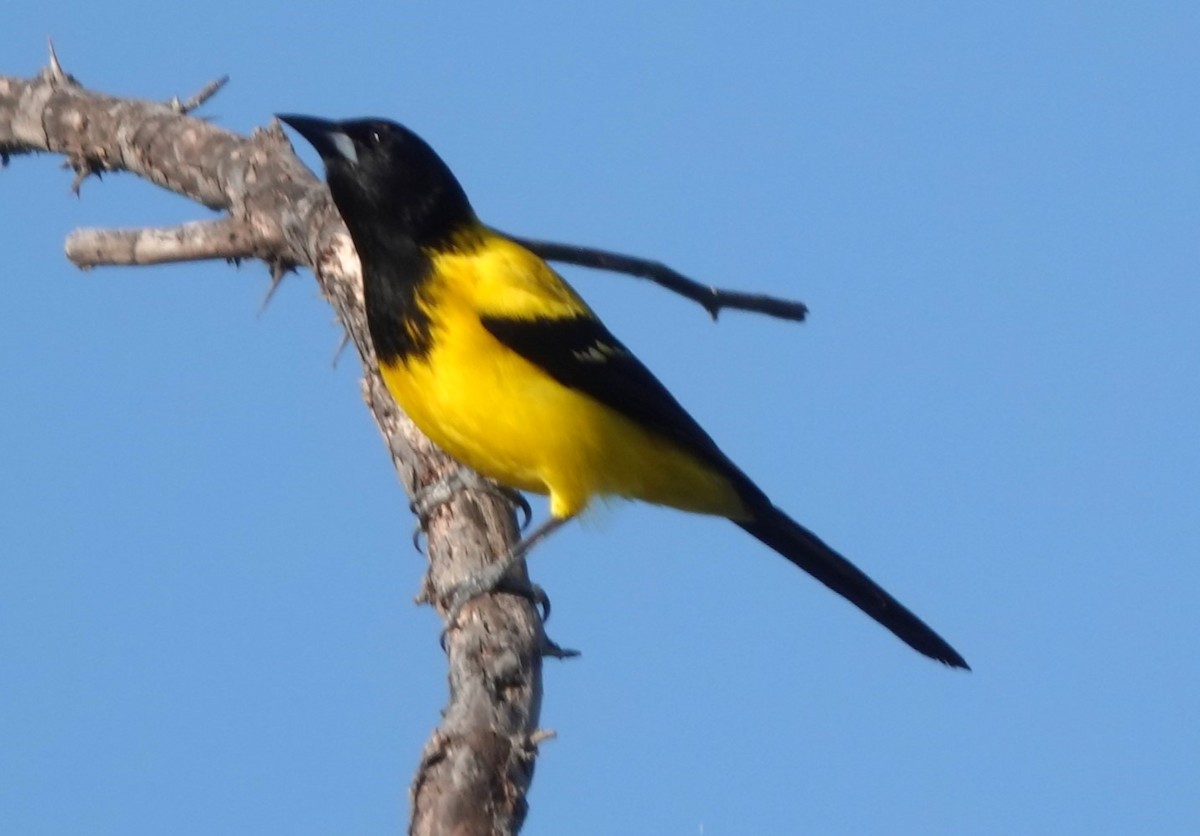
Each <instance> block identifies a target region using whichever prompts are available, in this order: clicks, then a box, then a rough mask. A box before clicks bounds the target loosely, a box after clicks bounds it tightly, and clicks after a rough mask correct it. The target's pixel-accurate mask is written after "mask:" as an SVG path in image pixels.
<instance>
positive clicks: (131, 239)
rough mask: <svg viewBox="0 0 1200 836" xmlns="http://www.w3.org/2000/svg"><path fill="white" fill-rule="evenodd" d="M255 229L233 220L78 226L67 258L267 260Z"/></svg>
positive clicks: (87, 264)
mask: <svg viewBox="0 0 1200 836" xmlns="http://www.w3.org/2000/svg"><path fill="white" fill-rule="evenodd" d="M256 244H257V239H256V236H255V235H254V230H253V229H251V228H250V226H249V225H248V224H246V223H243V222H241V221H235V220H234V219H233V218H221V219H220V220H216V221H193V222H192V223H186V224H181V225H179V226H172V227H157V228H144V229H77V230H75V231H73V232H72V233H71V234H70V235H68V236H67V246H66V251H67V258H69V259H71V261H72V262H73V263H74V264H75V266H76V267H79V268H80V269H83V270H87V269H90V268H92V267H97V266H100V265H107V264H112V265H117V264H120V265H144V264H170V263H171V262H177V261H205V260H208V259H213V258H224V259H227V260H230V261H232V260H238V259H249V258H267V257H268V256H269V255H271V254H270V253H260V252H258V251H257V249H256Z"/></svg>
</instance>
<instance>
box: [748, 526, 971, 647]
mask: <svg viewBox="0 0 1200 836" xmlns="http://www.w3.org/2000/svg"><path fill="white" fill-rule="evenodd" d="M737 524H738V525H739V526H741V527H742V528H743V529H745V530H746V531H748V532H749V533H750V534H753V535H754V536H755V537H757V538H758V539H759V540H761V541H762V542H763V543H765V544H767V545H768V546H770V547H771V548H772V549H774V550H775V551H777V552H779V553H780V554H781V555H783V556H784V557H786V558H787V559H788V560H790V561H791V562H792V563H795V564H796V565H797V566H799V567H800V568H801V569H803V570H804V571H805V572H808V573H809V574H810V575H812V576H813V577H814V578H816V579H817V580H819V581H820V582H821V583H823V584H825V585H826V586H827V587H829V588H830V589H832V590H833V591H834V592H836V593H838V594H839V595H841V596H842V597H844V598H846V599H847V600H848V601H850V602H851V603H852V604H854V605H855V606H856V607H858V608H859V609H860V610H862V611H863V612H865V613H866V614H867V615H869V616H871V618H873V619H875V620H876V621H878V622H879V623H880V624H882V625H883V626H884V627H886V628H888V629H889V630H891V631H892V632H893V633H895V634H896V636H897V637H898V638H899V639H900V640H901V641H903V642H904V643H905V644H907V645H908V646H909V647H911V648H912V649H913V650H916V651H917V652H918V653H923V654H925V655H926V656H929V657H930V658H932V659H936V660H938V661H939V662H941V663H943V664H945V665H949V666H950V667H952V668H965V669H967V670H970V666H969V665H968V664H967V663H966V660H964V659H963V657H962V656H960V655H959V654H958V651H956V650H955V649H954V648H953V647H951V646H950V645H949V644H948V643H947V642H946V640H945V639H943V638H942V637H941V636H939V635H938V634H937V633H935V632H934V631H933V630H932V629H931V628H930V627H929V626H928V625H927V624H926V623H925V622H923V621H922V620H921V619H919V618H917V617H916V616H915V615H913V614H912V613H911V612H910V611H909V610H908V609H907V608H906V607H905V606H904V605H903V604H901V603H900V602H899V601H897V600H896V599H895V598H893V597H892V596H891V595H889V594H888V593H887V592H885V591H884V589H883V587H881V586H879V584H877V583H875V581H873V580H871V579H870V578H868V577H867V576H866V575H865V574H864V573H863V572H862V571H861V570H860V569H858V567H856V566H855V565H854V564H853V563H851V562H850V561H848V560H846V558H844V557H842V556H841V555H840V554H838V553H837V552H835V551H834V550H833V549H831V548H830V547H829V546H827V545H826V544H825V543H823V542H822V541H821V539H820V538H819V537H817V535H815V534H813V533H812V532H811V531H809V530H808V529H806V528H805V527H804V526H802V525H800V524H799V523H797V522H796V521H795V520H793V519H792V518H791V517H789V516H788V515H787V514H785V513H783V512H782V511H780V510H779V509H778V508H776V507H775V506H774V505H768V506H767V507H765V508H763V509H761V510H759V511H758V512H757V514H756V516H755V518H754V519H753V520H750V521H740V520H739V521H737Z"/></svg>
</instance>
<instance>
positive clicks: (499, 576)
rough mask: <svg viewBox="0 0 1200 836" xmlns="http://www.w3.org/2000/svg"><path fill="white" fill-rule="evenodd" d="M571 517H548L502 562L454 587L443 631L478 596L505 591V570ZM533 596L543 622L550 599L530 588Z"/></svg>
mask: <svg viewBox="0 0 1200 836" xmlns="http://www.w3.org/2000/svg"><path fill="white" fill-rule="evenodd" d="M569 519H571V518H570V517H550V518H549V519H548V520H546V521H545V522H544V523H542V524H541V525H539V526H538V527H537V528H535V529H534V530H533V531H531V532H529V534H528V535H527V536H526V537H525V538H524V539H523V540H521V542H519V543H517V544H516V545H515V546H513V547H512V550H511V551H510V552H509V553H508V554H506V555H505V556H504V558H503V559H502V560H499V561H497V562H496V563H492V564H489V565H488V566H486V567H484V569H483V571H481V572H478V573H476V574H475V575H472V576H471V577H469V578H467V579H466V580H465V581H463V582H462V583H459V584H456V585H455V586H454V588H453V589H451V590H450V603H449V605H448V606H447V607H446V625H447V627H446V629H449V628H450V627H451V626H453V625H454V624H455V623H456V622H457V621H458V616H459V615H460V614H461V613H462V609H463V607H464V606H466V604H467V602H468V601H470V600H471V599H473V598H478V597H479V596H480V595H485V594H487V593H488V592H492V591H494V590H497V589H507V588H508V587H507V584H506V576H507V575H508V570H509V569H511V568H512V567H513V566H515V565H516V564H517V563H519V562H520V561H521V560H523V559H524V558H525V555H527V554H529V551H530V550H531V549H532V548H533V547H534V546H536V545H537V544H538V543H540V542H541V541H542V540H545V539H546V538H547V537H549V536H550V535H551V534H553V533H554V532H555V531H557V530H558V529H559V528H561V527H562V526H563V524H564V523H566V522H567V521H568V520H569ZM531 586H532V588H533V595H534V597H535V598H536V600H537V603H539V604H540V605H541V607H542V610H543V613H542V621H543V622H544V621H545V620H546V619H548V618H549V617H550V599H549V598H548V597H547V596H546V593H545V592H544V591H543V590H542V589H541V587H539V586H537V585H536V584H531Z"/></svg>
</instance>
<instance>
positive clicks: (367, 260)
mask: <svg viewBox="0 0 1200 836" xmlns="http://www.w3.org/2000/svg"><path fill="white" fill-rule="evenodd" d="M278 118H279V119H280V121H282V122H284V123H285V124H287V125H289V126H290V127H291V128H293V129H294V130H295V131H296V132H297V133H298V134H299V135H300V136H301V137H303V138H304V139H305V140H306V141H307V142H308V143H309V144H311V145H312V146H313V148H314V149H315V150H316V151H317V153H318V155H319V156H320V158H321V160H322V163H323V164H324V168H325V181H326V184H327V185H328V187H329V191H330V194H331V195H332V198H333V203H334V205H335V206H336V208H337V210H338V213H339V214H340V215H341V217H342V220H343V221H344V222H345V224H346V227H347V229H348V230H349V232H350V238H351V240H352V241H353V243H354V247H355V249H356V250H357V252H358V257H359V261H360V262H361V266H362V279H363V299H364V302H365V306H366V319H367V326H368V331H369V332H370V336H371V341H372V343H373V345H374V349H375V354H376V359H377V361H378V364H379V370H380V373H381V376H382V378H383V381H384V383H385V384H386V386H387V389H388V391H389V392H390V393H391V395H392V397H393V398H394V399H395V401H396V402H397V404H398V405H399V406H400V408H401V409H402V410H403V411H404V412H405V413H406V414H407V415H408V417H409V418H410V419H412V421H413V423H414V424H416V426H417V427H418V428H419V429H420V430H421V431H422V432H423V433H424V434H425V435H426V436H428V437H429V438H430V440H432V441H433V442H434V443H435V444H436V445H437V446H438V447H440V448H441V449H442V450H444V451H445V452H446V453H447V454H449V455H450V456H451V457H452V458H453V459H455V460H456V461H457V462H459V463H460V464H462V465H465V466H466V467H468V468H471V469H472V470H474V471H476V472H478V473H480V474H482V475H483V476H486V477H488V478H489V479H492V480H494V481H495V482H496V483H498V484H499V485H501V486H503V487H505V488H508V489H512V490H515V491H525V492H530V493H537V494H543V495H547V496H548V498H549V517H548V519H547V520H546V521H545V522H543V523H542V524H541V525H539V526H537V527H536V528H535V529H534V530H533V531H532V532H531V533H530V534H528V535H527V536H526V537H525V538H524V539H523V540H521V541H520V542H519V543H518V544H517V545H516V546H515V547H514V548H513V550H512V552H511V553H510V554H509V555H508V559H507V560H505V561H503V562H502V563H500V564H496V566H498V567H499V568H498V569H496V568H493V570H492V571H491V573H490V574H488V575H487V576H485V577H483V578H481V579H479V580H478V582H476V583H473V584H471V583H468V584H467V585H466V586H465V590H466V591H465V593H464V594H465V597H460V598H459V601H460V603H461V602H462V601H463V600H469V599H470V598H471V597H474V596H476V595H478V594H481V593H483V592H486V591H490V590H491V589H493V588H495V587H496V586H498V584H499V581H500V579H501V576H502V575H503V574H504V572H505V570H507V568H508V567H509V566H510V565H511V564H512V563H513V562H515V561H516V559H517V558H519V557H523V556H524V555H525V554H526V553H527V552H528V550H529V549H530V548H531V547H532V546H533V545H534V544H535V543H538V542H540V541H541V540H543V539H544V538H545V537H547V536H548V535H549V534H550V533H552V532H553V531H555V530H557V529H558V528H559V527H561V526H562V525H563V524H565V523H566V522H567V521H569V520H571V519H573V518H575V517H577V516H578V515H579V514H580V513H582V512H583V511H584V510H585V509H586V508H587V507H588V505H589V503H590V502H591V501H592V500H594V499H597V498H622V499H631V500H640V501H643V502H648V503H651V504H655V505H663V506H668V507H670V508H676V509H680V510H683V511H688V512H693V513H698V514H706V515H712V516H717V517H725V518H727V519H729V520H731V521H732V522H733V523H735V524H736V525H738V526H740V527H741V528H742V529H743V530H744V531H746V532H748V533H749V534H750V535H752V536H753V537H755V538H757V539H758V540H760V541H761V542H762V543H764V544H765V545H767V546H768V547H770V548H771V549H773V550H775V551H776V552H778V553H779V554H780V555H782V556H783V557H785V558H786V559H787V560H789V561H791V562H792V563H793V564H795V565H796V566H798V567H799V568H800V569H802V570H804V571H805V572H807V573H808V574H810V575H812V576H813V577H814V578H816V580H818V581H820V582H821V583H822V584H824V585H825V586H827V587H829V588H830V589H832V590H833V591H834V592H836V593H838V594H840V595H842V596H843V597H845V598H846V599H847V600H849V601H850V602H851V603H853V604H854V605H855V606H857V607H858V608H859V609H861V610H862V611H863V612H864V613H866V614H867V615H868V616H870V617H871V618H873V619H874V620H875V621H877V622H878V623H879V624H881V625H882V626H884V627H885V628H887V629H888V630H890V631H891V632H892V633H894V634H895V635H896V636H897V637H898V638H899V639H900V640H901V641H903V642H905V643H906V644H908V645H909V646H910V647H912V648H913V649H914V650H916V651H918V652H919V653H922V654H924V655H925V656H928V657H930V658H932V659H935V660H937V661H939V662H941V663H943V664H945V665H947V666H949V667H952V668H963V669H967V670H969V666H968V665H967V663H966V661H965V660H964V659H963V657H962V656H961V655H960V654H959V653H958V652H957V651H956V650H955V649H954V648H952V647H951V646H950V645H949V644H948V643H947V642H946V641H945V639H943V638H942V637H941V636H939V635H938V634H937V633H936V632H935V631H934V630H933V629H931V628H930V627H929V626H928V625H926V624H925V623H924V622H923V621H921V619H919V618H918V617H917V616H916V615H914V614H913V613H912V612H911V611H909V610H908V609H907V608H906V607H904V606H903V605H902V604H901V603H900V602H899V601H897V600H896V599H895V598H893V597H892V596H891V595H890V594H889V593H888V592H886V591H885V590H884V589H883V588H882V587H880V586H879V585H878V584H877V583H875V582H874V581H873V580H871V579H870V578H869V577H868V576H867V575H866V574H865V573H864V572H863V571H861V570H860V569H858V568H857V567H856V566H854V564H852V563H851V562H850V561H848V560H847V559H846V558H844V557H842V556H841V555H840V554H838V552H836V551H835V550H834V549H833V548H832V547H830V546H829V545H827V544H826V543H825V542H824V541H822V540H821V539H820V538H818V537H817V536H816V535H815V534H813V533H812V532H811V531H809V530H808V529H807V528H805V527H804V526H802V525H800V524H799V523H798V522H796V521H795V520H793V519H792V518H791V517H789V516H788V515H787V514H786V513H785V512H784V511H782V510H780V509H779V508H778V507H776V506H775V504H774V503H772V501H771V500H770V499H769V498H768V497H767V495H766V494H765V493H764V492H763V491H762V490H761V489H760V488H759V487H758V486H757V485H756V484H755V483H754V482H753V481H751V479H750V477H748V476H747V475H746V474H745V473H743V472H742V470H741V469H739V468H738V467H737V466H736V465H735V464H734V463H733V462H732V461H731V460H730V459H729V457H728V456H726V455H725V453H723V452H722V451H721V449H720V448H719V447H718V446H717V444H716V442H715V441H713V439H712V438H711V437H710V436H709V435H708V433H707V432H705V431H704V429H703V428H702V427H701V426H700V425H699V423H697V422H696V420H695V419H694V418H692V416H691V415H689V414H688V412H687V411H686V410H685V409H684V408H683V406H681V405H680V403H679V402H678V401H677V400H676V399H675V398H674V396H672V395H671V393H670V392H669V391H668V390H667V388H666V387H665V386H664V385H663V384H662V383H660V382H659V380H658V379H657V378H656V377H655V376H654V375H653V374H652V373H651V372H650V371H649V370H648V369H647V368H646V366H644V365H643V364H642V362H641V361H640V360H638V358H637V357H635V356H634V355H633V353H632V352H630V351H629V349H628V348H626V347H625V345H624V344H622V343H621V342H620V341H619V340H618V339H617V338H616V337H615V336H613V334H612V333H611V332H610V331H609V330H608V329H607V328H606V327H605V325H604V324H603V323H602V322H601V321H600V319H599V318H598V317H597V315H596V314H595V312H593V311H592V309H591V308H590V307H588V305H587V304H586V302H584V300H583V298H582V297H581V296H580V295H579V294H578V293H577V292H576V291H575V290H574V289H573V288H572V287H571V286H570V285H569V284H567V282H566V281H565V280H564V279H563V278H562V277H560V276H559V275H558V274H557V273H556V272H555V271H554V270H553V269H552V268H551V267H550V266H549V265H548V264H547V263H546V262H545V261H544V260H543V259H541V258H540V257H538V256H537V255H536V254H534V253H533V252H531V251H530V250H529V249H527V248H526V247H524V246H522V245H521V244H519V243H518V242H516V241H515V240H513V239H512V238H510V237H508V236H506V235H504V234H503V233H501V232H499V231H498V230H496V229H494V228H492V227H490V226H488V225H486V224H484V223H483V222H482V221H481V220H480V219H479V217H478V216H477V215H476V213H475V210H474V209H473V207H472V205H471V203H470V201H469V200H468V198H467V194H466V192H465V191H464V189H463V187H462V185H461V184H460V182H459V180H458V178H457V177H455V175H454V174H453V172H452V171H451V170H450V168H449V166H448V165H447V164H446V163H445V162H444V161H443V160H442V158H441V157H440V156H439V155H438V154H437V153H436V152H435V151H434V150H433V148H432V147H430V146H429V144H428V143H426V142H425V141H424V140H423V139H421V138H420V137H419V136H418V135H417V134H416V133H414V132H413V131H411V130H410V129H408V128H407V127H405V126H403V125H400V124H398V123H396V122H394V121H391V120H388V119H383V118H356V119H347V120H341V121H334V120H329V119H324V118H318V117H315V116H304V115H299V114H278ZM452 611H456V610H452ZM451 620H452V619H451Z"/></svg>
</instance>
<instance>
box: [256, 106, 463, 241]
mask: <svg viewBox="0 0 1200 836" xmlns="http://www.w3.org/2000/svg"><path fill="white" fill-rule="evenodd" d="M278 118H279V119H280V121H282V122H284V123H286V124H288V125H290V126H291V127H293V128H294V129H295V130H296V131H297V132H298V133H299V134H300V135H301V136H302V137H304V138H305V139H306V140H308V141H309V143H311V144H312V146H313V147H314V148H315V149H317V153H319V154H320V155H321V160H322V161H323V162H324V163H325V180H326V182H327V183H328V184H329V191H330V192H331V193H332V194H333V201H334V203H336V204H337V207H338V211H339V212H340V213H341V215H342V219H343V220H345V222H346V225H347V226H348V227H349V228H350V232H351V234H352V235H353V237H354V238H355V242H356V243H358V242H359V240H360V238H361V237H363V236H367V237H374V236H377V235H387V236H396V235H401V236H406V237H408V238H410V239H411V240H412V241H414V242H415V243H416V244H418V245H419V246H423V247H436V246H437V245H438V244H440V243H443V242H445V241H446V240H447V239H448V238H449V237H451V236H452V235H453V234H454V233H455V232H457V231H459V230H460V229H462V228H463V227H464V226H466V225H468V224H470V223H473V222H474V221H475V212H474V211H473V210H472V209H471V204H470V203H469V202H468V201H467V195H466V193H465V192H463V189H462V186H460V185H459V183H458V180H457V179H456V178H455V176H454V174H453V173H452V172H451V171H450V168H449V167H448V166H447V165H446V164H445V163H444V162H443V161H442V158H441V157H439V156H438V155H437V153H436V152H435V151H434V150H433V149H432V148H430V147H429V145H428V144H427V143H426V142H425V140H423V139H421V138H420V137H419V136H417V135H416V134H414V133H413V132H412V131H410V130H409V129H408V128H405V127H404V126H403V125H397V124H396V123H395V122H389V121H388V120H386V119H349V120H346V121H344V122H331V121H328V120H326V119H317V118H315V117H311V116H297V115H294V114H281V115H279V117H278Z"/></svg>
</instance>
